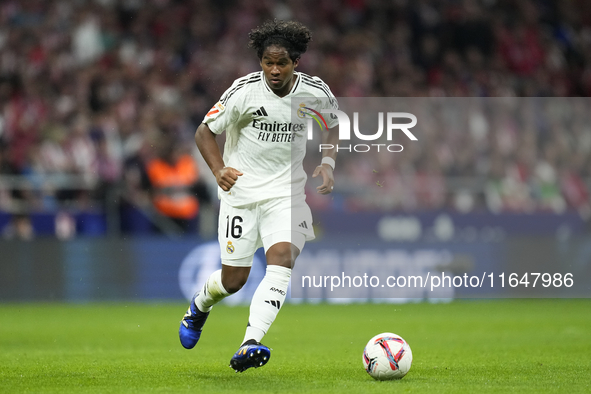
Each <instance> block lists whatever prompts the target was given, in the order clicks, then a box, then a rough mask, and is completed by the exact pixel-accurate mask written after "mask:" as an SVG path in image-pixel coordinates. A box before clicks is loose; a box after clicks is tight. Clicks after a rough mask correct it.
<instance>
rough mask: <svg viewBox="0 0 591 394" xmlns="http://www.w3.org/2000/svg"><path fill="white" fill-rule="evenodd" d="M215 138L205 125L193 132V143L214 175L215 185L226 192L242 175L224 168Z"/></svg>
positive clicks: (235, 170) (230, 168)
mask: <svg viewBox="0 0 591 394" xmlns="http://www.w3.org/2000/svg"><path fill="white" fill-rule="evenodd" d="M215 138H216V135H215V134H214V133H213V132H212V131H211V130H210V128H209V126H208V125H206V124H205V123H201V125H200V126H199V127H198V128H197V131H196V132H195V143H196V144H197V148H199V152H201V155H202V156H203V159H205V162H206V163H207V165H208V166H209V169H210V170H211V172H212V173H213V175H215V179H216V181H217V184H218V185H219V186H220V187H221V188H222V190H223V191H225V192H227V191H229V190H230V189H231V188H232V186H234V184H235V183H236V180H237V179H238V177H239V176H241V175H242V172H240V171H238V170H237V169H235V168H232V167H226V166H225V164H224V159H223V157H222V153H221V152H220V148H219V146H218V143H217V141H216V139H215Z"/></svg>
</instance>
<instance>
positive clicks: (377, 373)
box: [363, 332, 412, 380]
mask: <svg viewBox="0 0 591 394" xmlns="http://www.w3.org/2000/svg"><path fill="white" fill-rule="evenodd" d="M411 365H412V351H411V350H410V346H409V345H408V343H406V341H405V340H404V339H403V338H402V337H401V336H400V335H396V334H393V333H391V332H384V333H382V334H378V335H376V336H375V337H373V338H371V339H370V340H369V342H367V345H365V349H363V366H364V368H365V370H366V371H367V373H368V374H369V375H370V376H371V377H372V378H374V379H377V380H391V379H402V378H403V377H404V375H406V374H407V373H408V371H409V370H410V366H411Z"/></svg>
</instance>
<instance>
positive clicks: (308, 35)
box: [248, 19, 312, 62]
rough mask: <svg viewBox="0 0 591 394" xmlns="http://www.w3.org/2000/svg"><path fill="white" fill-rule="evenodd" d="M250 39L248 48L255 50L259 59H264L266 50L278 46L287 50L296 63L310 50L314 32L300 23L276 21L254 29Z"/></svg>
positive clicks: (249, 34) (249, 36) (249, 35)
mask: <svg viewBox="0 0 591 394" xmlns="http://www.w3.org/2000/svg"><path fill="white" fill-rule="evenodd" d="M248 38H250V41H249V42H248V46H249V47H250V48H254V50H255V51H256V52H257V56H258V57H259V59H262V58H263V52H264V51H265V49H267V48H268V47H270V46H271V45H277V46H279V47H283V48H285V49H286V50H287V53H289V57H290V58H291V60H292V61H294V62H295V61H296V60H298V59H299V58H300V56H301V55H302V53H304V52H306V50H307V49H308V43H309V42H310V41H311V40H312V32H311V31H310V29H308V28H307V27H306V26H304V25H303V24H301V23H300V22H296V21H281V20H280V21H278V20H276V19H275V20H272V21H267V22H265V23H263V24H262V25H261V26H257V27H256V28H255V29H252V30H251V31H250V33H248Z"/></svg>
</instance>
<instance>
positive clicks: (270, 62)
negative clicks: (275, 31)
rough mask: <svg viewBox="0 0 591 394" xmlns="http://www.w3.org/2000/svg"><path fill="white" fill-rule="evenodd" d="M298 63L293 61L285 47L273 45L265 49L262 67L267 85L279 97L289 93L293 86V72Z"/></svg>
mask: <svg viewBox="0 0 591 394" xmlns="http://www.w3.org/2000/svg"><path fill="white" fill-rule="evenodd" d="M297 65H298V61H297V60H296V61H295V62H294V61H292V60H291V59H290V57H289V53H288V52H287V50H286V49H285V48H283V47H279V46H275V45H272V46H270V47H268V48H267V49H265V51H264V52H263V57H262V59H261V67H262V68H263V72H264V74H265V80H266V81H267V85H268V86H269V87H270V88H271V90H273V92H275V94H276V95H278V96H279V97H283V96H285V95H286V94H288V93H289V91H290V90H291V88H292V86H293V82H294V81H293V70H294V69H295V68H296V67H297Z"/></svg>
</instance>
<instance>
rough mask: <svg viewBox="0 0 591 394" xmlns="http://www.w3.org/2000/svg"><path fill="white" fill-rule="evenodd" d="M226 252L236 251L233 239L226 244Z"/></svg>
mask: <svg viewBox="0 0 591 394" xmlns="http://www.w3.org/2000/svg"><path fill="white" fill-rule="evenodd" d="M226 252H228V253H230V254H232V253H234V245H232V241H228V245H226Z"/></svg>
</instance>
